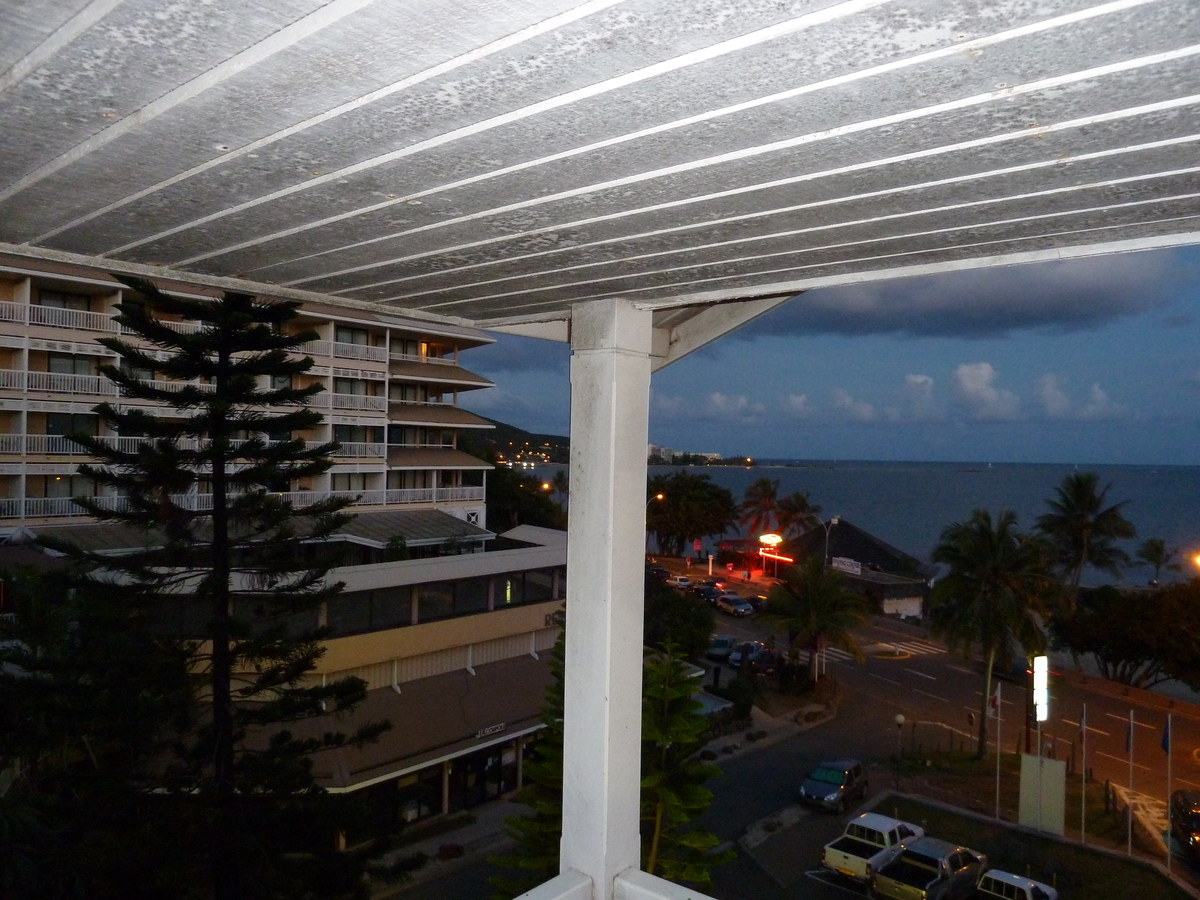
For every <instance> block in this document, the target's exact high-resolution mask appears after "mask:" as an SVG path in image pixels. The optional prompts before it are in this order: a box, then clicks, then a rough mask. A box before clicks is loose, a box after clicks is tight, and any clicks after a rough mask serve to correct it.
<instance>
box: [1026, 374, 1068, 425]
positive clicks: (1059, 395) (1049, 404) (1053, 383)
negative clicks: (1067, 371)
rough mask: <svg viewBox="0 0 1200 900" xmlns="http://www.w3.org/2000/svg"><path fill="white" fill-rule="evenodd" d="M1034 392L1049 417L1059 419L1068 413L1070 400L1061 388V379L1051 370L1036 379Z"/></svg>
mask: <svg viewBox="0 0 1200 900" xmlns="http://www.w3.org/2000/svg"><path fill="white" fill-rule="evenodd" d="M1034 394H1035V396H1036V397H1037V398H1038V401H1039V402H1040V403H1041V404H1042V409H1043V410H1045V413H1046V415H1048V416H1049V417H1050V418H1052V419H1061V418H1064V417H1066V416H1067V415H1069V414H1070V412H1071V400H1070V398H1069V397H1068V396H1067V392H1066V391H1065V390H1064V389H1063V383H1062V379H1061V378H1059V377H1058V376H1057V375H1055V374H1054V373H1053V372H1048V373H1046V374H1045V375H1043V376H1042V377H1041V378H1040V379H1038V383H1037V387H1035V388H1034Z"/></svg>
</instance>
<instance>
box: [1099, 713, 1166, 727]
mask: <svg viewBox="0 0 1200 900" xmlns="http://www.w3.org/2000/svg"><path fill="white" fill-rule="evenodd" d="M1105 715H1106V716H1108V717H1109V718H1110V719H1116V720H1117V721H1118V722H1124V723H1125V724H1126V725H1128V724H1129V716H1117V715H1113V714H1112V713H1105ZM1133 724H1134V725H1136V726H1137V727H1138V728H1149V729H1150V730H1151V731H1158V728H1156V727H1155V726H1154V725H1147V724H1146V723H1145V722H1139V721H1137V720H1136V719H1135V720H1134V722H1133Z"/></svg>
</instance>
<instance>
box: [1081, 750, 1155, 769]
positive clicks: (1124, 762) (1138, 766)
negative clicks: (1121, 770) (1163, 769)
mask: <svg viewBox="0 0 1200 900" xmlns="http://www.w3.org/2000/svg"><path fill="white" fill-rule="evenodd" d="M1092 753H1094V754H1096V756H1103V757H1104V758H1105V759H1114V760H1116V761H1117V762H1119V763H1120V764H1121V765H1123V766H1127V765H1129V757H1128V756H1126V757H1125V758H1124V759H1122V758H1121V757H1119V756H1110V755H1109V754H1107V753H1101V752H1100V751H1099V750H1093V751H1092ZM1133 767H1134V768H1135V769H1145V770H1146V771H1147V772H1153V771H1154V769H1152V768H1150V767H1149V766H1143V765H1142V764H1141V763H1134V764H1133Z"/></svg>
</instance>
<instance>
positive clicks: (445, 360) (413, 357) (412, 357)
mask: <svg viewBox="0 0 1200 900" xmlns="http://www.w3.org/2000/svg"><path fill="white" fill-rule="evenodd" d="M388 358H389V359H395V360H399V361H400V362H416V363H433V364H434V365H438V366H457V365H458V360H456V359H454V358H453V357H446V356H421V354H419V353H393V354H391V355H390V356H389V357H388Z"/></svg>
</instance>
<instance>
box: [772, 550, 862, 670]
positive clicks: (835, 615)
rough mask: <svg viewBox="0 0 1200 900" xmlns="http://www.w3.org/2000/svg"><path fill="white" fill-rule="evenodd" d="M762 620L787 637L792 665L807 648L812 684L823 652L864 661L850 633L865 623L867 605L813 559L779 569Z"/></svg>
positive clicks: (838, 574) (837, 574)
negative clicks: (834, 650) (833, 649)
mask: <svg viewBox="0 0 1200 900" xmlns="http://www.w3.org/2000/svg"><path fill="white" fill-rule="evenodd" d="M763 618H764V619H766V620H767V621H768V622H771V623H772V624H773V625H776V626H777V627H779V628H780V629H781V630H783V631H786V632H787V633H788V634H789V635H791V636H792V637H791V643H790V645H789V647H788V657H789V661H790V662H791V664H792V665H795V664H796V661H797V660H798V659H799V650H800V648H801V647H803V646H807V647H808V648H809V656H808V674H809V678H810V679H811V680H812V681H813V683H816V681H817V679H818V677H819V673H818V670H817V658H818V655H819V654H820V652H821V650H823V649H824V648H825V647H827V646H834V647H837V648H838V649H840V650H845V651H846V652H847V653H849V654H851V655H852V656H853V657H854V658H855V659H858V660H861V659H862V658H863V654H862V650H861V649H860V648H859V646H858V642H857V641H856V640H855V639H854V635H853V633H852V632H853V629H855V628H861V627H862V626H864V625H866V624H867V622H868V621H869V617H868V614H867V601H866V599H865V598H864V597H862V596H861V595H860V594H856V593H854V592H853V591H851V590H850V589H849V588H848V587H847V586H846V577H845V576H844V575H843V574H842V573H841V572H839V571H838V570H837V569H830V568H827V567H826V566H825V560H823V559H818V558H816V557H813V558H811V559H809V560H807V561H806V562H804V563H803V564H802V565H798V566H788V567H787V568H785V569H784V570H783V584H778V585H775V586H774V587H773V588H771V592H770V594H768V595H767V604H766V607H765V608H764V609H763Z"/></svg>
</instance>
